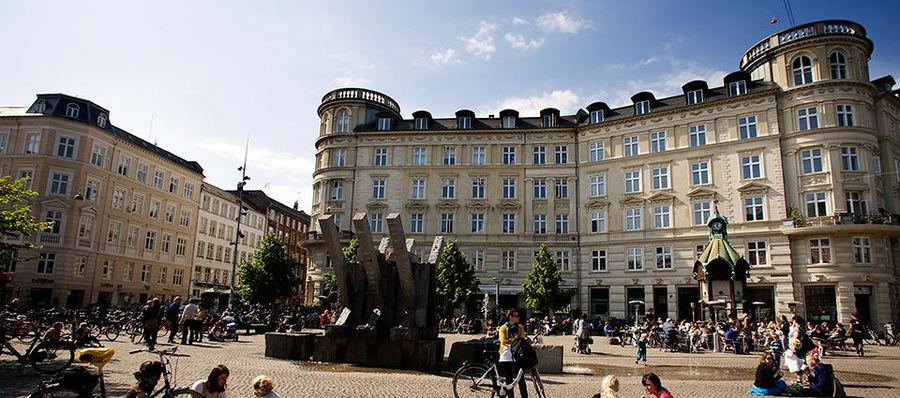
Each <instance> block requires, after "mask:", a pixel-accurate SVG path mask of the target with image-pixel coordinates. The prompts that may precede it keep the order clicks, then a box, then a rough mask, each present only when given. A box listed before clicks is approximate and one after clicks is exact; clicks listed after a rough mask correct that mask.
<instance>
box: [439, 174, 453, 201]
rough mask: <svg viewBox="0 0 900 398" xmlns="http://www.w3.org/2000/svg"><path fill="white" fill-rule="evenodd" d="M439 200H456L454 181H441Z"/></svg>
mask: <svg viewBox="0 0 900 398" xmlns="http://www.w3.org/2000/svg"><path fill="white" fill-rule="evenodd" d="M441 199H456V179H455V178H442V179H441Z"/></svg>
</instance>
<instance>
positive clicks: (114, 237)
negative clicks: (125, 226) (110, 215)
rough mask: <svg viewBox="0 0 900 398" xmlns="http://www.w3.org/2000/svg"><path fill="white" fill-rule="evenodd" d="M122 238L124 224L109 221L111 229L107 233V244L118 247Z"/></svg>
mask: <svg viewBox="0 0 900 398" xmlns="http://www.w3.org/2000/svg"><path fill="white" fill-rule="evenodd" d="M121 236H122V223H121V222H119V221H115V220H110V221H109V229H108V230H107V231H106V243H108V244H110V245H112V246H118V245H119V240H120V239H121Z"/></svg>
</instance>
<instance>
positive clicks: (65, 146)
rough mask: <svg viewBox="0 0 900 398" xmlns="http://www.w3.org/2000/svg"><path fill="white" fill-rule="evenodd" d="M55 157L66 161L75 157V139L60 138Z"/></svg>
mask: <svg viewBox="0 0 900 398" xmlns="http://www.w3.org/2000/svg"><path fill="white" fill-rule="evenodd" d="M56 156H59V157H62V158H66V159H72V158H73V157H75V138H72V137H64V136H60V137H59V143H58V144H57V146H56Z"/></svg>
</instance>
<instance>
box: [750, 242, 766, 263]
mask: <svg viewBox="0 0 900 398" xmlns="http://www.w3.org/2000/svg"><path fill="white" fill-rule="evenodd" d="M768 247H769V245H768V243H766V242H747V262H748V263H750V265H753V266H757V265H767V264H769V248H768Z"/></svg>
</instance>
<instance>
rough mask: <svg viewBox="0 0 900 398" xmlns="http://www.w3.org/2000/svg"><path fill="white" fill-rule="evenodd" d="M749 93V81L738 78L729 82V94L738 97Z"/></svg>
mask: <svg viewBox="0 0 900 398" xmlns="http://www.w3.org/2000/svg"><path fill="white" fill-rule="evenodd" d="M744 94H747V82H746V81H744V80H738V81H736V82H731V83H728V96H729V97H736V96H738V95H744Z"/></svg>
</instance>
